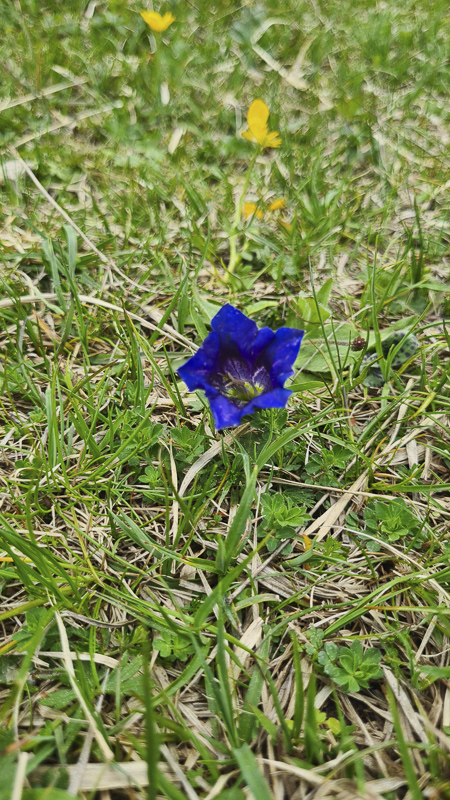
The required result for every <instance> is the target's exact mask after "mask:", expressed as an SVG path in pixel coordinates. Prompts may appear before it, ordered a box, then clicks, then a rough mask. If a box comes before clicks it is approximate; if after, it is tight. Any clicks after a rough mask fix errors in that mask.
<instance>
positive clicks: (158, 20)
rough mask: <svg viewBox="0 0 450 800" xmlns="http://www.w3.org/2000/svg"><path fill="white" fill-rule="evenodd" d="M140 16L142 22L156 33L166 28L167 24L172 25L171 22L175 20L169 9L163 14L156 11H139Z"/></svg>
mask: <svg viewBox="0 0 450 800" xmlns="http://www.w3.org/2000/svg"><path fill="white" fill-rule="evenodd" d="M141 17H142V19H143V20H144V22H146V23H147V25H148V26H149V28H151V29H152V31H156V32H157V33H162V32H163V31H165V30H167V28H168V27H169V25H172V22H175V17H174V16H173V14H171V13H170V11H167V12H166V13H165V14H164V15H163V16H161V14H158V12H157V11H141Z"/></svg>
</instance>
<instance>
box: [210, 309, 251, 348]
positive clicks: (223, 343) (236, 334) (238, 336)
mask: <svg viewBox="0 0 450 800" xmlns="http://www.w3.org/2000/svg"><path fill="white" fill-rule="evenodd" d="M211 327H212V329H213V331H215V332H216V333H217V335H218V337H219V341H220V348H221V350H222V351H224V354H225V353H226V352H227V351H228V352H230V351H232V350H234V349H236V348H237V349H238V350H239V352H240V353H241V355H242V356H244V357H245V356H246V355H249V354H250V353H251V350H252V347H253V342H254V341H255V339H256V337H257V334H258V326H257V324H256V322H253V320H251V319H249V318H248V317H246V316H245V314H243V313H242V311H239V309H237V308H235V307H234V306H232V305H230V303H227V304H226V305H225V306H223V308H221V309H220V311H218V312H217V314H216V315H215V316H214V317H213V318H212V320H211Z"/></svg>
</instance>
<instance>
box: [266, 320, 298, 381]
mask: <svg viewBox="0 0 450 800" xmlns="http://www.w3.org/2000/svg"><path fill="white" fill-rule="evenodd" d="M303 334H304V331H300V330H298V329H297V328H278V330H277V331H276V332H275V338H274V339H273V341H272V342H271V343H270V344H269V345H268V347H266V349H265V350H264V352H263V353H261V356H260V360H261V361H262V362H263V363H264V364H265V365H266V367H267V369H268V370H269V371H270V377H271V380H272V383H273V385H274V387H278V388H280V389H282V388H283V386H284V384H285V382H286V381H287V379H288V378H290V377H291V375H293V374H294V370H293V366H294V363H295V359H296V358H297V356H298V351H299V350H300V345H301V343H302V339H303Z"/></svg>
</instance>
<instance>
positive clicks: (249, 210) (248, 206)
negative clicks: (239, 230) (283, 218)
mask: <svg viewBox="0 0 450 800" xmlns="http://www.w3.org/2000/svg"><path fill="white" fill-rule="evenodd" d="M242 213H243V215H244V217H245V218H246V219H248V218H249V217H253V215H255V217H258V219H262V218H263V216H264V214H263V212H262V211H261V209H260V208H258V206H257V205H256V203H244V207H243V209H242Z"/></svg>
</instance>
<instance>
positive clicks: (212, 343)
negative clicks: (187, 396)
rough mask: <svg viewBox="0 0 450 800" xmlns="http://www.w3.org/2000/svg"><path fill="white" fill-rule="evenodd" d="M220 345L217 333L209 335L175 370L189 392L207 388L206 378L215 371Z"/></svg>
mask: <svg viewBox="0 0 450 800" xmlns="http://www.w3.org/2000/svg"><path fill="white" fill-rule="evenodd" d="M219 352H220V343H219V337H218V336H217V333H214V332H213V333H209V334H208V336H207V337H206V339H205V341H204V342H203V344H202V346H201V347H200V348H199V349H198V350H197V352H196V353H194V355H193V356H191V358H190V359H189V360H188V361H186V363H185V364H183V366H182V367H179V369H178V370H177V372H178V374H179V376H180V378H181V379H182V380H183V381H184V382H185V384H186V386H187V387H188V389H189V391H190V392H194V391H195V390H196V389H205V387H206V386H209V382H208V376H209V375H210V374H211V373H212V372H215V371H216V370H217V366H218V364H217V362H218V357H219Z"/></svg>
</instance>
